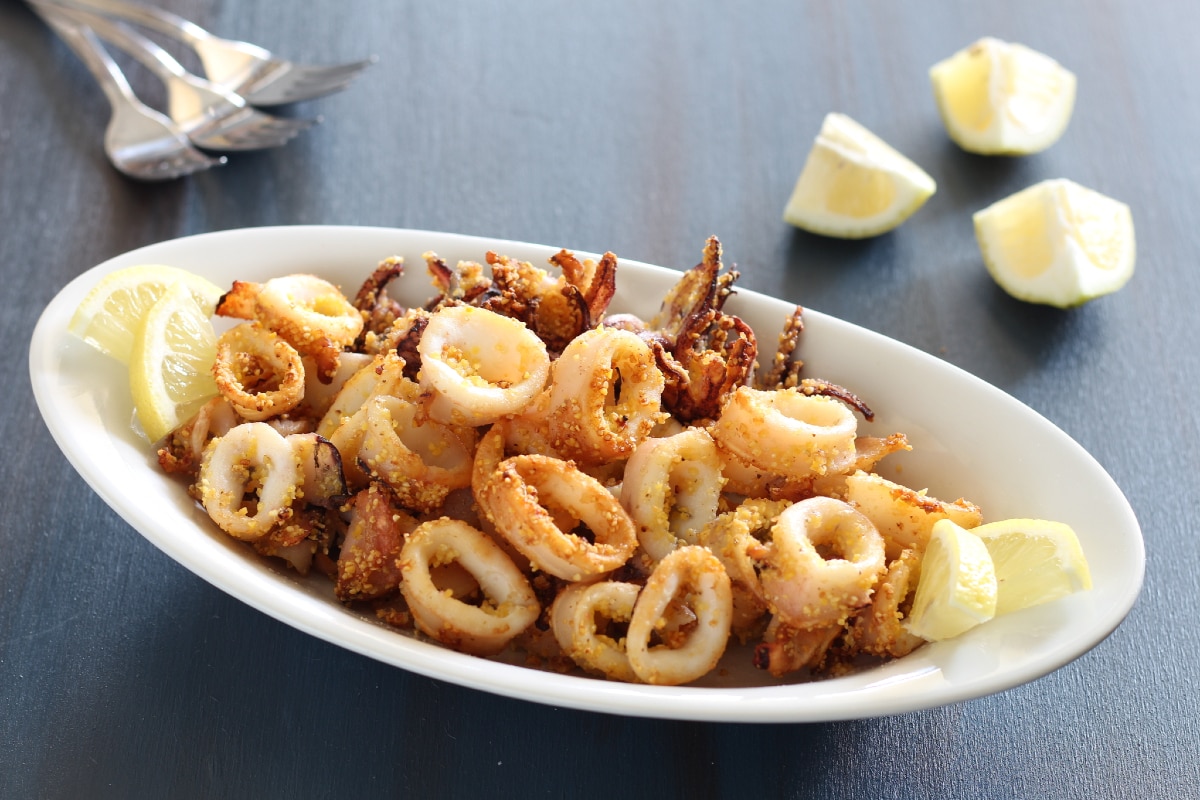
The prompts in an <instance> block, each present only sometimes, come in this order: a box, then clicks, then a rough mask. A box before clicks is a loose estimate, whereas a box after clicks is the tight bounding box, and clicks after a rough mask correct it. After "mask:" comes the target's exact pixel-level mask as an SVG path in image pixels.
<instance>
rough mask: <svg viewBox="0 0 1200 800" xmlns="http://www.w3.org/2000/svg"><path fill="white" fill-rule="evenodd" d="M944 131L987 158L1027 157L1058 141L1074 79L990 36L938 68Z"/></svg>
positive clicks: (933, 74)
mask: <svg viewBox="0 0 1200 800" xmlns="http://www.w3.org/2000/svg"><path fill="white" fill-rule="evenodd" d="M929 79H930V82H931V83H932V84H933V94H934V97H935V99H936V100H937V105H938V111H939V112H940V113H941V115H942V122H943V123H945V126H946V132H947V133H949V134H950V138H951V139H953V140H954V141H955V142H956V143H957V144H958V146H959V147H961V148H962V149H964V150H967V151H968V152H971V153H980V154H983V155H1027V154H1029V153H1037V152H1040V151H1042V150H1045V149H1046V148H1047V147H1049V146H1050V145H1052V144H1054V143H1055V142H1056V141H1058V139H1059V137H1061V136H1062V134H1063V131H1065V130H1066V129H1067V123H1068V122H1070V121H1071V112H1072V110H1073V109H1074V107H1075V83H1076V82H1075V75H1074V74H1073V73H1072V72H1071V71H1070V70H1067V69H1066V68H1064V67H1063V66H1062V65H1061V64H1059V63H1058V62H1057V61H1055V60H1054V59H1052V58H1050V57H1049V56H1047V55H1044V54H1042V53H1039V52H1038V51H1036V50H1032V49H1030V48H1028V47H1026V46H1024V45H1021V44H1015V43H1009V42H1002V41H1000V40H999V39H993V38H991V37H986V38H983V39H980V40H979V41H977V42H975V43H974V44H972V45H970V46H968V47H966V48H964V49H962V50H960V51H958V52H957V53H955V54H954V55H952V56H950V57H949V58H947V59H945V60H944V61H939V62H938V63H937V64H934V65H933V67H931V68H930V70H929Z"/></svg>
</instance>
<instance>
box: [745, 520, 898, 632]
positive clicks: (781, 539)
mask: <svg viewBox="0 0 1200 800" xmlns="http://www.w3.org/2000/svg"><path fill="white" fill-rule="evenodd" d="M818 548H820V549H819V550H818ZM769 550H770V553H769V555H767V557H766V559H765V566H764V567H763V569H762V570H761V572H760V573H759V580H760V583H761V586H762V591H763V596H764V598H765V599H766V601H767V603H768V604H769V606H770V608H771V611H772V612H773V613H775V614H776V615H777V616H780V617H782V618H783V621H784V622H786V623H787V624H788V625H789V626H791V627H794V628H804V629H812V628H818V627H821V626H824V625H831V624H843V623H845V621H846V619H847V618H848V617H849V616H850V615H851V614H852V613H854V611H855V610H857V609H859V608H861V607H862V606H865V605H866V604H867V603H869V602H871V591H872V590H873V589H874V587H875V584H876V582H877V581H878V580H879V577H880V575H882V574H883V571H884V569H885V568H886V566H887V564H886V561H885V560H884V553H883V537H882V536H880V535H879V532H878V531H877V530H875V526H874V525H872V524H871V521H870V520H869V519H867V518H866V517H865V516H863V515H862V514H860V513H859V512H858V511H856V510H855V509H854V507H853V506H851V505H849V504H847V503H843V502H842V501H841V500H835V499H833V498H831V497H811V498H809V499H807V500H801V501H800V502H798V503H795V504H793V505H791V506H789V507H788V508H787V509H786V510H785V511H784V512H783V513H782V514H780V515H779V519H778V520H777V521H776V523H775V526H774V527H773V528H772V529H771V542H770V545H769ZM826 553H828V554H829V555H825V554H826Z"/></svg>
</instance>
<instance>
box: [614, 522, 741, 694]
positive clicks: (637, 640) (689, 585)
mask: <svg viewBox="0 0 1200 800" xmlns="http://www.w3.org/2000/svg"><path fill="white" fill-rule="evenodd" d="M679 602H682V603H683V604H684V605H686V606H687V607H688V608H690V609H691V610H692V612H693V613H694V614H695V615H696V623H695V625H694V626H693V627H692V629H691V630H690V631H688V632H687V637H686V640H685V641H683V642H682V643H681V644H679V646H677V647H671V646H670V645H668V644H660V645H652V643H651V641H650V638H651V636H652V635H653V634H654V633H655V632H656V631H657V630H658V629H659V627H660V621H661V620H662V619H663V617H664V615H665V614H667V613H668V609H669V607H670V606H671V605H672V604H674V603H679ZM732 619H733V598H732V595H731V594H730V589H729V576H728V575H727V574H726V573H725V568H724V567H723V566H721V562H720V561H719V560H718V559H717V557H716V556H714V555H713V554H712V553H710V552H709V551H708V549H707V548H704V547H699V546H694V545H689V546H686V547H681V548H679V549H678V550H675V551H674V552H672V553H670V554H669V555H668V556H667V557H666V558H664V559H663V560H662V561H660V562H658V565H657V566H656V567H655V568H654V572H652V573H650V577H649V578H648V579H647V580H646V585H645V587H644V588H643V589H642V591H641V593H640V594H639V595H638V599H637V603H636V604H635V605H634V608H633V616H632V618H631V619H630V621H629V632H628V634H627V636H626V640H625V649H626V652H627V653H628V656H629V663H630V665H631V666H632V667H633V671H634V672H635V673H636V674H637V676H638V678H639V679H641V680H642V681H644V682H646V683H652V684H659V685H665V686H674V685H677V684H681V683H688V682H689V681H694V680H696V679H697V678H700V677H702V676H703V675H705V674H707V673H708V672H709V670H711V669H712V668H713V667H715V666H716V665H717V662H718V661H720V659H721V656H722V654H724V652H725V645H726V644H727V643H728V641H729V629H730V624H731V622H732Z"/></svg>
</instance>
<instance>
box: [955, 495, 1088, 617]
mask: <svg viewBox="0 0 1200 800" xmlns="http://www.w3.org/2000/svg"><path fill="white" fill-rule="evenodd" d="M971 533H973V534H975V535H976V536H978V537H979V538H980V540H982V541H983V544H984V546H985V547H987V550H988V553H989V554H991V556H992V564H993V565H994V567H995V570H996V585H997V593H996V615H997V616H999V615H1001V614H1008V613H1010V612H1013V611H1017V610H1019V609H1022V608H1028V607H1030V606H1036V605H1040V604H1042V603H1048V602H1050V601H1051V600H1057V599H1058V598H1060V597H1065V596H1066V595H1069V594H1074V593H1075V592H1081V591H1085V590H1087V589H1090V588H1092V575H1091V572H1090V571H1089V570H1088V563H1087V558H1086V557H1084V555H1083V548H1082V547H1080V545H1079V539H1078V538H1077V537H1076V536H1075V532H1074V531H1073V530H1072V529H1071V527H1070V526H1069V525H1064V524H1063V523H1061V522H1049V521H1047V520H1041V519H1010V520H1004V521H1002V522H991V523H988V524H987V525H981V526H979V527H978V528H975V529H973V530H972V531H971Z"/></svg>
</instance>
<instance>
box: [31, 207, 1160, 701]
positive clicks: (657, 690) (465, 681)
mask: <svg viewBox="0 0 1200 800" xmlns="http://www.w3.org/2000/svg"><path fill="white" fill-rule="evenodd" d="M697 245H698V246H697V256H698V254H699V250H700V247H699V245H700V243H697ZM427 250H433V251H436V252H437V253H438V254H439V255H441V256H442V257H444V258H446V259H447V260H448V261H449V262H450V263H455V262H456V261H457V260H459V259H470V260H482V259H483V256H484V253H485V252H486V251H488V250H495V251H497V252H500V253H503V254H507V255H510V256H513V257H516V258H520V259H527V260H530V261H533V262H534V263H535V264H545V263H546V258H547V257H548V256H549V255H551V254H552V253H553V252H556V250H557V248H552V247H544V246H539V245H530V244H521V243H517V242H506V241H496V240H488V239H480V238H474V237H467V236H458V235H452V234H444V233H430V232H423V231H409V230H392V229H383V228H354V227H322V226H307V227H278V228H253V229H246V230H235V231H228V232H221V233H211V234H204V235H200V236H192V237H188V238H183V239H177V240H173V241H168V242H163V243H160V244H155V245H151V246H148V247H144V248H141V249H139V250H134V251H132V252H130V253H126V254H125V255H122V256H118V257H117V258H113V259H111V260H109V261H106V262H104V263H103V264H100V265H99V266H97V267H95V268H93V269H91V270H89V271H87V272H85V273H84V274H82V275H80V276H79V277H78V278H76V279H75V280H74V281H72V282H71V283H70V284H68V285H67V286H66V287H65V288H64V289H63V290H62V292H60V293H59V294H58V296H57V297H55V299H54V300H53V301H52V302H51V303H50V305H49V306H48V307H47V308H46V310H45V312H44V313H43V314H42V316H41V319H40V320H39V322H38V325H37V328H36V330H35V331H34V335H33V340H32V344H31V347H30V353H29V370H30V376H31V379H32V382H33V390H34V394H35V396H36V398H37V402H38V406H39V408H40V409H41V412H42V416H43V417H44V419H45V421H46V424H47V426H48V427H49V429H50V431H51V433H52V434H53V436H54V438H55V440H56V441H57V443H58V445H59V447H61V448H62V451H63V453H64V454H65V455H66V456H67V458H68V459H69V460H70V462H71V463H72V465H74V467H75V468H76V469H77V470H78V471H79V473H80V474H81V475H82V476H83V478H84V479H85V480H86V481H87V482H88V483H89V484H90V485H91V486H92V488H93V489H95V491H96V492H97V493H98V494H99V495H100V496H101V497H102V498H104V500H105V501H106V502H107V503H108V504H109V505H110V506H112V508H113V509H114V510H116V512H117V513H118V514H120V515H121V516H122V517H123V518H124V519H125V520H126V521H128V522H129V524H130V525H132V526H133V527H134V528H135V529H137V530H138V531H139V532H140V533H141V534H142V535H143V536H145V537H146V538H147V539H149V540H150V541H151V542H152V543H154V544H155V545H156V546H157V547H159V548H160V549H161V550H162V551H163V552H165V553H166V554H167V555H169V556H170V557H171V558H173V559H175V560H176V561H178V562H179V563H180V564H182V565H183V566H184V567H186V568H187V569H189V570H191V571H192V572H194V573H196V574H197V575H199V576H200V577H202V578H204V579H205V580H207V581H209V582H210V583H212V584H213V585H214V586H217V587H218V588H220V589H222V590H224V591H226V592H228V593H229V594H231V595H233V596H234V597H237V598H239V599H240V600H242V601H244V602H246V603H248V604H249V605H251V606H253V607H254V608H257V609H259V610H261V611H263V612H265V613H267V614H269V615H271V616H273V617H275V618H276V619H279V620H282V621H283V622H286V623H288V624H289V625H292V626H294V627H296V628H298V629H300V630H302V631H306V632H308V633H311V634H312V635H314V636H317V637H320V638H321V639H325V640H326V641H329V642H333V643H335V644H338V645H341V646H342V647H345V648H348V649H350V650H353V651H355V652H358V653H361V654H363V655H367V656H370V657H372V658H376V659H379V660H380V661H383V662H386V663H389V664H393V665H395V666H398V667H403V668H404V669H406V670H410V671H412V672H416V673H420V674H422V675H427V676H430V677H434V678H440V679H443V680H446V681H450V682H452V683H456V684H461V685H463V686H469V687H472V688H475V689H482V690H484V691H488V692H494V693H496V694H501V695H507V696H510V697H518V698H524V699H526V700H532V701H535V702H540V703H547V704H550V705H556V706H564V707H570V708H579V709H589V710H592V711H601V712H609V713H618V714H630V715H635V716H646V717H663V718H673V719H694V720H712V721H739V722H810V721H819V720H832V719H853V718H864V717H872V716H879V715H884V714H895V713H899V712H904V711H912V710H915V709H923V708H932V707H935V706H940V705H944V704H947V703H953V702H958V701H962V700H968V699H971V698H977V697H982V696H984V695H987V694H991V693H993V692H998V691H1001V690H1004V689H1008V688H1010V687H1013V686H1017V685H1019V684H1021V683H1024V682H1027V681H1030V680H1033V679H1035V678H1038V677H1040V676H1042V675H1045V674H1047V673H1049V672H1051V671H1053V670H1055V669H1057V668H1058V667H1061V666H1062V665H1064V664H1066V663H1068V662H1069V661H1071V660H1072V659H1075V658H1077V657H1078V656H1080V655H1082V654H1083V653H1085V652H1087V651H1088V650H1089V649H1091V648H1092V647H1094V646H1095V645H1096V644H1097V643H1099V642H1100V641H1101V640H1102V639H1104V637H1105V636H1107V635H1108V634H1109V633H1110V632H1111V631H1112V630H1113V629H1114V628H1116V626H1117V625H1118V624H1120V622H1121V620H1122V619H1124V617H1125V615H1126V614H1127V613H1128V611H1129V609H1130V607H1131V606H1132V605H1133V602H1134V600H1135V599H1136V597H1137V594H1138V592H1139V590H1140V588H1141V583H1142V575H1143V569H1144V562H1145V554H1144V548H1143V544H1142V536H1141V531H1140V529H1139V527H1138V523H1137V520H1136V518H1135V517H1134V515H1133V511H1132V509H1131V508H1130V506H1129V504H1128V502H1127V501H1126V499H1125V497H1124V496H1123V494H1122V493H1121V491H1120V489H1119V488H1118V487H1117V486H1116V484H1115V483H1114V482H1113V480H1112V479H1111V478H1110V477H1109V476H1108V474H1107V473H1106V472H1105V471H1104V469H1103V468H1102V467H1101V466H1100V465H1099V464H1098V463H1097V462H1096V461H1095V460H1094V459H1093V458H1092V457H1091V456H1090V455H1088V453H1087V452H1085V451H1084V450H1083V449H1082V448H1081V447H1080V446H1079V445H1078V444H1076V443H1075V442H1074V441H1073V440H1072V439H1070V438H1069V437H1068V436H1067V435H1066V434H1065V433H1063V432H1062V431H1061V430H1059V429H1058V428H1056V427H1055V426H1054V425H1053V424H1051V423H1050V422H1048V421H1047V420H1046V419H1045V418H1043V417H1041V416H1039V415H1038V414H1037V413H1035V412H1034V411H1033V410H1031V409H1029V408H1028V407H1026V406H1025V405H1023V404H1021V403H1020V402H1018V401H1017V400H1015V399H1013V398H1011V397H1009V396H1008V395H1006V394H1004V393H1003V392H1001V391H999V390H998V389H995V388H993V387H992V386H989V385H988V384H986V383H984V382H983V381H981V380H979V379H977V378H974V377H972V376H971V375H969V374H967V373H965V372H963V371H962V370H959V369H957V368H955V367H953V366H950V365H948V364H946V363H945V362H943V361H940V360H939V359H936V358H934V357H932V356H930V355H927V354H925V353H922V352H920V351H918V350H916V349H914V348H911V347H908V346H906V345H903V344H900V343H898V342H896V341H893V340H891V339H888V338H886V337H884V336H880V335H878V334H875V333H872V332H870V331H867V330H864V329H862V328H859V327H856V326H854V325H851V324H848V323H846V322H842V321H840V320H837V319H834V318H832V317H828V316H825V315H822V314H820V313H818V312H815V311H806V312H805V322H806V325H807V328H806V331H805V333H804V337H803V340H802V342H801V351H800V355H801V357H802V358H803V359H804V361H805V363H806V367H805V374H806V375H808V376H810V377H820V378H825V379H827V380H830V381H833V382H835V383H838V384H841V385H843V386H845V387H847V388H849V389H850V390H851V391H853V392H855V393H857V394H858V395H859V396H860V397H862V398H863V399H864V400H865V401H866V402H867V403H868V404H869V405H870V406H871V407H872V408H873V409H874V410H875V412H876V415H877V416H876V419H875V422H874V423H872V424H866V425H864V426H863V430H864V431H865V432H868V433H874V434H876V435H884V434H888V433H892V432H896V431H901V432H904V433H905V434H907V435H908V437H909V439H910V441H911V443H912V445H913V452H912V453H905V454H898V455H894V456H891V457H889V458H888V459H886V460H885V462H884V468H883V469H882V470H881V471H882V472H883V473H884V474H885V475H887V476H888V477H891V478H893V479H896V480H898V481H901V482H903V483H905V484H906V485H909V486H912V487H914V488H928V489H929V491H930V494H932V495H933V496H935V497H942V498H945V499H954V498H957V497H960V496H961V497H966V498H968V499H970V500H972V501H974V502H976V503H978V504H979V505H981V506H982V507H983V510H984V513H985V517H986V519H990V520H998V519H1004V518H1009V517H1036V518H1045V519H1054V520H1060V521H1062V522H1066V523H1068V524H1069V525H1071V526H1072V527H1073V528H1074V529H1075V530H1076V532H1077V533H1078V535H1079V538H1080V540H1081V542H1082V544H1083V548H1084V551H1085V552H1086V554H1087V558H1088V561H1089V563H1090V565H1091V571H1092V577H1093V581H1094V588H1093V589H1092V591H1090V592H1084V593H1081V594H1077V595H1074V596H1071V597H1068V598H1065V599H1063V600H1060V601H1057V602H1054V603H1050V604H1047V605H1044V606H1040V607H1037V608H1032V609H1026V610H1024V611H1021V612H1018V613H1016V614H1012V615H1009V616H1007V617H1002V618H1000V619H996V620H993V621H992V622H989V623H987V624H986V625H982V626H980V627H978V628H976V629H974V630H973V631H971V632H969V633H968V634H966V635H965V636H962V637H960V638H958V639H955V640H952V641H948V642H942V643H939V644H933V645H926V646H924V647H922V648H920V649H918V650H917V651H916V652H915V653H913V654H911V655H909V656H908V657H906V658H903V659H899V660H896V661H893V662H890V663H888V664H885V665H882V666H879V667H874V668H871V669H867V670H865V671H862V672H860V673H857V674H854V675H850V676H846V677H841V678H833V679H828V680H820V681H810V682H805V683H790V684H789V683H786V682H782V681H776V680H773V679H771V678H770V676H768V675H766V674H765V673H762V672H759V671H757V670H754V669H753V667H751V666H750V663H749V651H748V650H747V649H745V648H734V649H732V650H731V651H730V652H729V653H727V654H726V657H725V659H724V661H723V662H722V664H721V667H720V668H719V669H718V670H716V671H714V673H713V674H712V675H711V676H709V677H708V678H706V679H705V680H703V681H702V682H700V683H699V684H693V685H689V686H682V687H660V686H640V685H630V684H622V683H615V682H608V681H603V680H597V679H592V678H587V677H580V676H576V675H561V674H555V673H550V672H542V671H538V670H534V669H530V668H527V667H523V666H516V665H514V664H509V663H501V662H498V661H494V660H488V659H482V658H476V657H473V656H468V655H463V654H460V653H456V652H453V651H451V650H448V649H445V648H443V647H440V646H437V645H434V644H430V643H428V642H425V641H420V640H417V639H415V638H413V637H411V636H408V635H405V634H403V633H400V632H397V631H396V630H394V629H390V628H387V627H385V626H383V625H381V624H379V623H378V622H376V621H375V620H374V618H373V617H372V616H371V615H370V614H361V613H358V612H356V611H354V610H351V609H347V608H345V607H343V606H342V605H340V604H339V603H337V602H336V601H335V600H334V598H333V594H332V591H331V586H330V583H329V581H327V580H326V579H324V578H322V577H320V576H313V577H311V578H308V579H303V578H300V577H298V576H296V575H295V574H290V573H287V572H285V571H282V570H279V569H276V568H274V567H273V566H271V565H269V564H268V563H267V562H266V561H265V560H264V559H261V558H259V557H258V556H256V555H255V554H254V553H253V552H252V551H251V550H249V549H248V548H246V547H245V546H244V545H242V544H241V543H238V542H235V541H233V540H232V539H230V538H229V537H227V536H225V535H224V534H222V533H220V531H218V530H217V528H216V527H215V526H214V525H212V524H211V522H210V521H209V520H208V518H207V516H206V515H205V514H204V512H203V511H202V510H198V509H197V508H196V506H195V505H194V504H193V503H192V501H191V500H190V499H189V497H188V496H187V493H186V492H185V491H184V488H183V486H182V485H181V484H180V483H178V482H176V481H174V480H172V479H170V478H168V477H167V476H166V475H164V474H163V473H162V472H160V471H159V469H158V468H157V465H156V463H155V460H154V455H153V453H152V452H151V450H150V448H149V446H148V445H147V444H146V442H145V441H143V440H142V439H140V438H139V437H138V435H137V434H136V433H135V432H134V429H133V427H132V424H131V420H132V402H131V400H130V396H129V390H128V387H127V379H126V375H125V369H124V367H122V366H121V365H119V364H117V363H116V362H115V361H113V360H111V359H108V358H105V357H102V356H99V355H97V354H96V353H95V351H93V350H92V349H90V348H89V347H88V346H87V345H85V344H83V343H82V342H81V341H78V340H76V339H75V338H74V337H72V336H71V335H69V334H68V333H67V322H68V320H69V319H70V317H71V314H72V312H73V311H74V309H75V307H76V306H77V305H78V303H79V302H80V300H81V299H82V298H83V296H84V294H85V293H86V292H87V291H88V290H89V289H90V288H91V287H92V286H93V285H95V283H96V282H97V280H98V279H99V278H100V277H101V276H102V275H104V274H106V273H108V272H111V271H113V270H115V269H118V268H121V267H126V266H130V265H133V264H143V263H166V264H172V265H174V266H177V267H182V268H184V269H189V270H192V271H194V272H197V273H199V274H201V275H204V276H206V277H208V278H209V279H211V280H212V281H213V282H214V283H216V284H217V285H220V286H228V285H230V284H231V282H232V281H233V280H235V279H239V280H252V281H263V280H266V279H267V278H270V277H274V276H278V275H283V274H287V273H289V272H312V273H315V274H318V275H322V276H324V277H326V278H328V279H330V280H332V281H334V282H335V283H338V284H339V285H341V286H342V287H343V289H344V290H345V291H347V292H349V293H353V292H354V291H356V290H357V287H358V286H359V284H360V283H361V282H362V280H363V279H364V278H365V277H366V276H367V275H368V274H369V273H370V272H371V270H372V269H373V268H374V267H375V265H376V264H377V263H378V262H379V261H380V260H381V259H383V258H385V257H387V256H391V255H402V256H404V257H405V259H406V262H407V264H408V265H409V272H408V274H407V275H406V276H405V278H404V279H403V281H402V284H403V292H401V293H400V294H401V295H402V296H401V298H400V299H401V300H402V301H403V302H408V303H413V304H415V303H421V302H424V301H425V300H427V299H428V298H429V297H430V296H431V295H432V294H433V289H432V287H431V285H430V281H429V278H428V276H427V274H426V272H425V268H424V262H423V261H422V259H421V254H422V253H423V252H425V251H427ZM689 264H690V262H689ZM677 277H678V273H676V272H673V271H671V270H666V269H663V268H660V267H652V266H648V265H644V264H638V263H634V262H629V261H622V262H621V264H620V267H619V270H618V293H617V297H616V299H615V300H614V302H613V305H612V310H614V311H617V310H619V311H630V312H633V313H637V314H642V315H649V314H652V313H653V312H654V311H655V310H656V309H657V306H658V302H659V300H660V299H661V298H662V296H663V295H664V293H665V292H666V290H667V289H668V288H669V287H670V286H671V285H672V284H673V283H674V281H675V280H676V278H677ZM727 310H728V311H730V312H732V313H736V314H738V315H740V316H742V317H743V318H744V319H745V320H746V321H747V322H749V323H750V324H751V325H752V326H753V327H754V329H755V331H756V332H757V333H758V336H759V339H760V341H761V342H762V343H763V349H764V350H768V349H769V348H770V347H771V344H772V343H773V342H774V341H775V338H776V336H777V334H778V331H779V330H780V327H781V326H782V324H783V321H784V319H785V318H786V317H787V315H788V314H789V313H790V312H791V310H792V306H790V305H789V304H787V303H785V302H783V301H780V300H775V299H771V298H768V297H765V296H762V295H757V294H754V293H752V292H747V291H741V292H739V293H738V294H737V295H736V296H735V297H733V298H732V299H731V300H730V301H729V304H728V306H727Z"/></svg>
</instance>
